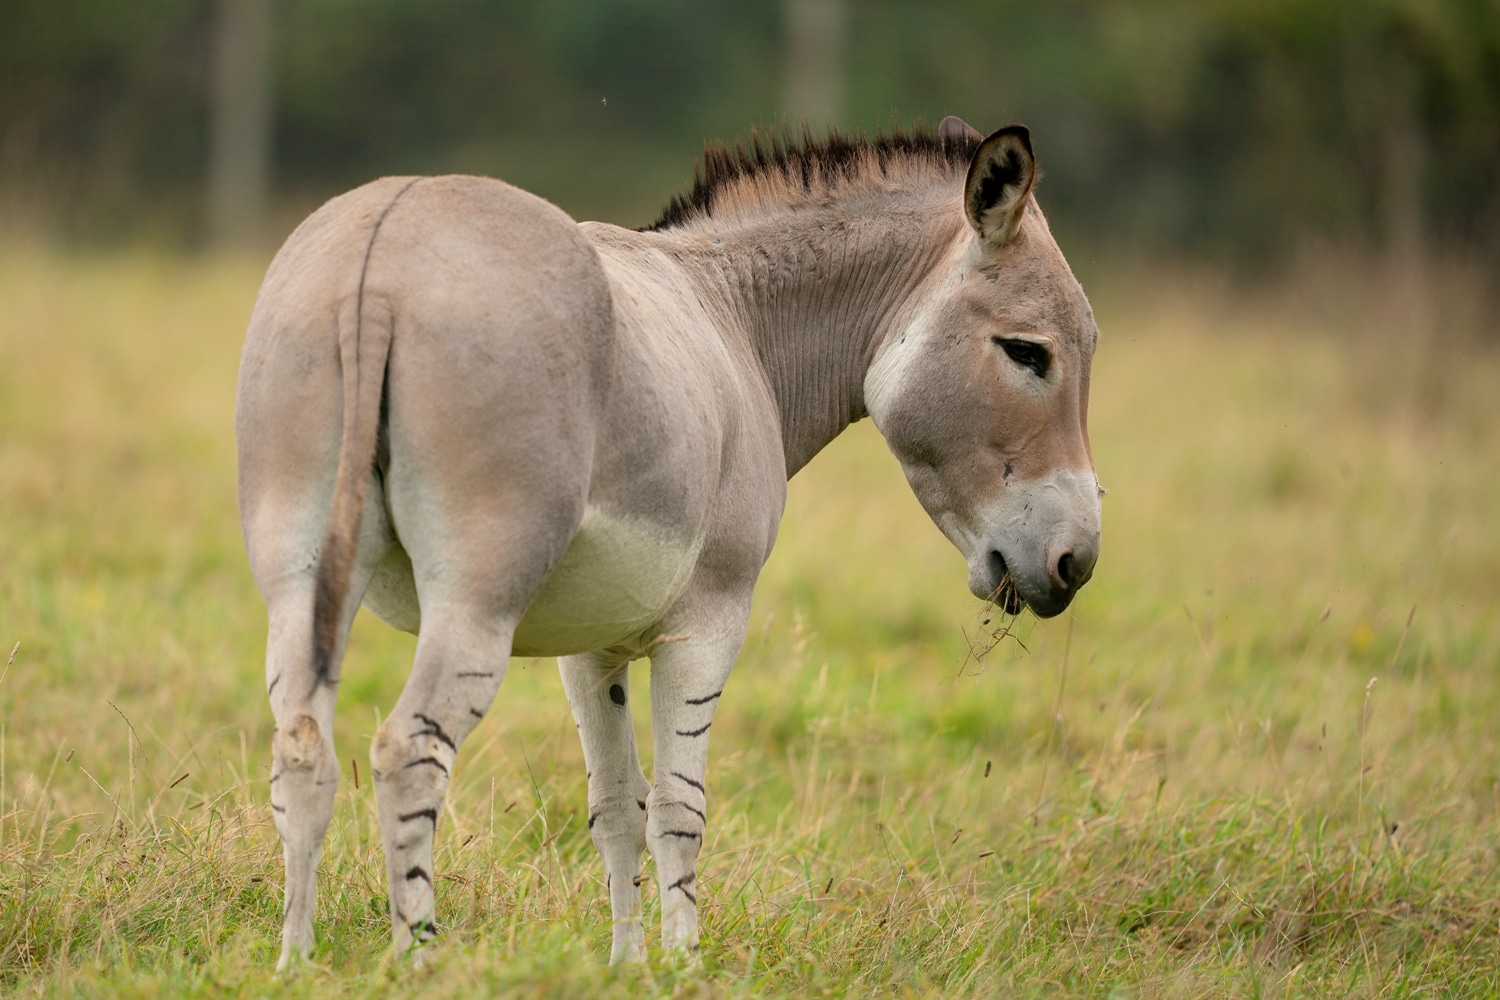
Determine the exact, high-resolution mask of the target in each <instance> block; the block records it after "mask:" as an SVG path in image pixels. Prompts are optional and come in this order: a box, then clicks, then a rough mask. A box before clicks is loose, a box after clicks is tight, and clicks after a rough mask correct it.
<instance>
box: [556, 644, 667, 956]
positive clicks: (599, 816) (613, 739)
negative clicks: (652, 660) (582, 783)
mask: <svg viewBox="0 0 1500 1000" xmlns="http://www.w3.org/2000/svg"><path fill="white" fill-rule="evenodd" d="M558 669H559V671H560V672H561V673H562V679H563V687H564V688H565V689H566V690H567V692H568V704H569V706H570V707H571V708H572V710H573V719H574V721H575V722H577V724H578V735H579V738H580V739H581V740H582V741H583V760H584V764H585V766H587V768H588V772H589V833H590V834H591V835H592V836H593V838H594V846H595V847H597V848H598V849H599V854H600V855H601V856H602V857H603V858H604V874H605V879H606V880H607V882H608V885H609V909H610V915H611V918H612V920H613V922H614V934H613V944H612V945H611V946H610V951H609V961H610V964H611V965H614V964H616V963H619V962H625V961H631V960H637V961H639V960H644V958H645V935H644V933H643V931H642V930H641V890H640V886H639V885H638V884H637V882H636V879H637V877H638V875H639V874H640V870H641V855H642V854H643V853H644V852H645V850H646V799H647V797H648V796H649V795H650V793H651V783H650V782H648V781H647V780H646V775H645V774H644V773H643V772H642V771H641V761H640V753H639V752H638V751H637V749H636V745H635V726H634V724H633V722H632V720H631V715H630V688H629V685H628V684H627V683H626V675H625V672H626V670H627V669H628V664H627V663H622V662H620V661H618V660H609V659H605V658H602V657H599V656H597V655H593V654H589V655H584V656H568V657H563V658H562V659H560V660H558Z"/></svg>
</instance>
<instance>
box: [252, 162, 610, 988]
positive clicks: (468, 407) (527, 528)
mask: <svg viewBox="0 0 1500 1000" xmlns="http://www.w3.org/2000/svg"><path fill="white" fill-rule="evenodd" d="M611 322H612V320H611V309H610V303H609V297H608V292H607V288H606V285H605V283H604V281H603V278H602V275H601V273H600V269H599V264H598V261H597V258H596V256H595V255H594V252H593V250H592V248H590V247H589V246H588V245H587V244H586V243H585V242H583V240H582V239H581V238H579V237H578V235H577V231H576V227H575V226H574V225H573V223H572V222H571V220H569V219H567V217H566V216H564V215H563V214H562V213H561V212H560V211H558V210H557V209H555V208H553V207H552V206H550V205H547V204H546V203H545V202H542V201H541V200H539V199H536V198H534V197H531V196H529V195H525V194H522V193H521V192H519V191H516V190H515V189H513V188H510V187H508V186H506V185H503V184H500V183H498V182H493V181H484V180H480V179H476V178H433V179H421V180H411V179H402V178H397V179H390V180H386V181H381V182H377V183H375V184H372V185H368V186H366V187H365V188H361V189H359V190H357V191H355V192H351V193H350V194H348V195H346V196H344V197H342V198H340V199H336V200H335V201H333V202H330V203H329V204H328V205H326V206H324V208H323V209H321V210H320V211H319V212H317V213H315V214H314V215H313V216H312V217H311V218H310V219H309V220H308V221H307V222H306V223H304V224H303V226H302V227H300V228H299V229H298V231H297V232H296V233H295V234H294V235H293V236H292V238H291V239H289V240H288V242H287V244H286V246H285V247H283V249H282V251H281V252H280V253H279V254H278V256H277V258H276V260H275V261H274V262H273V264H272V266H271V269H270V272H269V273H268V275H267V278H266V282H265V284H264V286H263V288H262V291H261V295H260V298H259V300H258V301H257V305H256V309H255V312H254V316H253V317H252V321H251V325H250V330H249V334H248V337H247V341H246V346H245V352H244V357H243V362H242V366H241V372H240V385H239V396H238V411H237V433H238V441H239V458H240V506H241V518H242V524H243V527H244V532H245V540H246V547H247V550H248V552H249V556H250V562H251V566H252V570H253V572H254V575H255V578H256V581H257V584H258V585H259V587H260V589H261V592H262V594H263V595H264V597H265V599H266V602H267V607H268V610H269V614H270V640H269V643H268V649H267V684H268V690H269V692H270V695H271V702H272V708H273V711H274V713H275V715H276V719H277V737H276V741H275V743H274V747H273V750H274V753H273V756H274V758H275V762H274V764H273V786H272V805H273V809H274V810H275V812H276V818H277V825H278V828H279V829H280V830H281V832H282V836H283V839H284V841H285V843H286V847H287V872H288V894H287V907H288V909H287V915H286V920H287V923H286V929H285V937H284V954H283V958H284V959H286V960H290V959H291V958H292V957H294V956H295V955H297V954H299V953H304V952H306V951H307V950H308V949H309V948H310V947H311V942H312V937H311V919H312V900H313V889H312V881H313V873H314V872H315V871H316V864H317V853H318V849H319V847H320V845H321V841H322V837H323V833H324V830H325V829H326V826H327V823H328V820H329V817H330V816H331V804H332V794H333V787H334V785H335V784H336V782H337V775H338V767H337V763H336V762H337V759H338V758H337V756H336V754H335V753H334V751H333V746H332V738H331V734H332V714H333V702H334V692H335V690H336V687H337V682H338V676H339V661H340V660H341V658H342V653H343V646H344V641H345V637H346V636H347V632H348V628H349V623H350V621H351V620H352V617H353V614H354V610H355V609H356V608H357V606H358V604H359V602H360V599H361V597H362V596H363V595H364V592H365V589H366V587H367V586H368V585H369V584H370V581H371V578H372V576H373V575H374V574H375V573H376V572H377V569H378V568H379V567H381V566H382V565H384V566H387V567H389V566H396V567H399V568H403V569H404V568H405V566H406V565H407V562H406V558H405V557H407V556H409V560H410V561H409V565H410V569H409V570H408V571H407V572H409V573H410V580H411V582H412V585H413V594H412V597H413V598H414V599H415V600H416V601H419V602H420V605H421V608H422V610H423V617H424V618H425V619H426V621H424V622H423V626H424V627H423V637H422V640H421V641H420V642H419V645H418V655H417V662H416V664H415V666H414V669H413V674H412V680H411V682H410V683H409V685H408V689H407V694H406V695H404V696H403V699H402V704H401V705H400V706H398V708H400V709H401V712H402V713H404V715H398V714H393V715H392V716H391V717H390V719H389V720H388V724H387V726H385V727H383V728H382V731H381V733H380V734H379V735H378V737H377V740H376V745H375V749H376V751H377V752H378V753H377V757H378V759H377V761H376V765H377V780H378V781H380V782H381V783H382V784H385V785H390V780H391V776H392V773H393V772H392V768H393V767H394V768H395V769H396V770H402V769H404V768H406V767H408V766H413V765H417V764H423V765H425V766H426V767H427V768H429V769H431V768H436V767H438V766H439V765H440V766H441V768H442V776H443V780H442V781H440V782H436V783H434V782H431V781H428V782H427V783H426V784H422V785H421V787H420V788H407V787H406V785H407V784H410V780H415V778H416V777H417V772H416V771H413V772H412V773H411V774H410V775H404V776H403V782H404V783H399V782H398V783H397V785H390V788H391V791H390V793H389V794H387V795H385V796H384V798H385V799H387V800H389V803H383V805H382V814H383V815H384V813H385V812H387V811H388V810H387V809H386V804H391V803H394V804H392V805H391V809H392V810H394V811H393V812H392V817H395V818H392V819H391V823H392V824H395V823H397V822H398V818H399V817H400V816H402V815H405V814H407V813H410V812H413V810H412V809H407V808H405V806H406V805H409V804H410V802H411V801H413V797H416V798H421V799H422V800H423V801H426V799H427V798H430V797H431V795H432V794H438V795H439V797H440V796H441V792H442V789H443V788H444V787H445V786H446V768H447V763H444V761H443V757H444V756H445V754H447V753H449V752H456V749H457V746H458V744H459V743H460V742H461V741H462V739H463V737H464V735H465V734H466V733H467V732H468V731H469V730H470V729H471V728H472V727H473V725H474V724H475V723H476V722H477V721H478V718H479V717H480V715H482V713H483V711H484V710H485V709H486V708H487V707H488V704H489V700H490V698H492V697H493V695H494V690H495V688H496V687H498V684H499V679H500V676H501V675H502V674H503V667H504V663H505V660H506V657H507V656H508V654H509V649H510V639H511V635H512V634H513V631H514V628H515V625H516V622H517V621H518V620H519V617H520V615H521V613H522V611H523V610H524V608H525V607H526V605H527V603H528V602H529V601H530V599H531V597H532V596H533V595H534V594H535V593H536V592H537V590H538V589H539V588H540V586H541V584H542V581H543V580H544V579H545V578H546V576H547V574H548V572H549V571H550V570H551V568H552V567H553V566H554V565H555V564H556V562H557V560H558V559H559V558H560V556H561V555H562V553H563V551H564V550H565V549H566V547H567V545H568V541H569V539H570V537H571V536H572V534H573V533H574V532H575V531H576V529H577V527H578V525H579V523H580V522H581V520H582V517H583V509H584V503H585V499H586V497H587V494H588V484H589V478H590V470H591V465H592V455H593V448H594V437H595V427H596V423H597V414H598V410H599V402H598V397H599V394H600V392H601V387H602V386H603V385H604V384H605V383H606V381H607V375H608V365H609V358H610V353H609V336H610V327H611ZM412 625H413V626H414V625H415V621H413V622H412ZM424 720H425V721H424ZM434 740H436V741H437V743H436V750H435V749H434V743H433V741H434ZM429 761H436V762H437V763H436V764H431V763H427V762H429ZM392 762H400V763H397V764H393V763H392ZM450 762H451V758H450ZM419 770H420V769H419ZM434 773H436V772H435V771H434ZM416 812H418V813H423V814H425V807H424V808H423V809H417V810H416ZM383 825H389V824H383ZM390 833H391V831H390V830H387V834H388V839H389V835H390ZM428 834H429V836H428V839H427V840H426V841H425V844H426V846H425V847H424V846H423V843H424V842H423V841H422V840H421V838H418V839H417V840H412V839H411V838H410V837H404V838H402V840H401V843H403V844H406V845H408V846H407V847H405V848H403V849H402V851H399V852H395V853H397V854H400V855H401V856H402V857H406V858H408V859H409V860H411V861H412V864H411V865H410V869H411V870H415V869H416V868H419V867H423V868H424V870H427V871H430V868H431V865H430V857H429V858H428V860H425V861H424V860H422V858H423V857H426V856H428V855H430V830H429V831H428ZM387 846H388V848H389V847H390V846H391V845H390V844H388V845H387ZM413 851H415V854H412V852H413ZM424 852H425V854H424ZM388 853H390V852H388ZM391 856H395V855H394V854H392V855H391ZM424 866H425V867H424ZM393 888H394V886H393ZM408 888H410V887H408ZM429 888H430V886H429ZM406 895H408V893H405V892H404V890H403V892H400V893H397V892H393V896H392V900H393V905H397V904H398V903H399V904H400V905H402V906H403V907H404V908H405V911H404V916H405V917H410V918H412V920H416V916H415V915H416V914H419V913H420V912H427V913H429V915H430V900H431V895H430V892H429V893H428V894H427V896H426V897H425V898H426V900H427V902H426V903H423V902H422V900H421V898H420V894H418V898H414V899H406ZM398 896H399V897H400V899H398ZM423 919H425V918H423ZM408 923H410V921H408ZM421 926H424V925H421V924H420V923H419V924H418V929H419V930H420V928H421ZM408 933H411V932H410V931H408Z"/></svg>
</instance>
